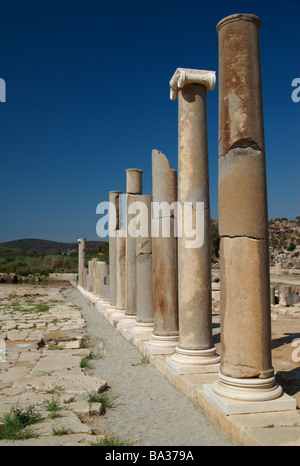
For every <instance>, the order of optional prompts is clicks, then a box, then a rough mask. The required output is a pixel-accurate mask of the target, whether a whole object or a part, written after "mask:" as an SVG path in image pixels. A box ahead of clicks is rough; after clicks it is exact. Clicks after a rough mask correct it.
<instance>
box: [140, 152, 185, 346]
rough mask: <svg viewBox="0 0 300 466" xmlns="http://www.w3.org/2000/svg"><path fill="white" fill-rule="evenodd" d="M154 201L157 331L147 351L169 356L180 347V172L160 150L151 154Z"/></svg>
mask: <svg viewBox="0 0 300 466" xmlns="http://www.w3.org/2000/svg"><path fill="white" fill-rule="evenodd" d="M152 202H153V208H152V261H153V312H154V316H153V319H154V328H153V333H152V336H151V339H150V340H149V341H148V342H146V343H145V349H146V351H148V352H149V353H150V354H153V355H155V354H170V353H172V352H173V351H174V350H175V348H176V345H177V344H178V297H177V292H178V288H177V237H176V236H175V231H176V224H175V222H176V219H175V210H176V202H177V172H176V171H175V170H173V169H172V168H171V167H170V164H169V162H168V160H167V158H166V156H165V155H164V154H162V153H161V152H159V151H157V150H153V151H152ZM172 204H173V205H172Z"/></svg>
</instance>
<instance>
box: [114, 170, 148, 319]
mask: <svg viewBox="0 0 300 466" xmlns="http://www.w3.org/2000/svg"><path fill="white" fill-rule="evenodd" d="M142 179H143V171H142V170H139V169H136V168H130V169H128V170H126V192H127V201H126V203H127V206H126V211H127V219H126V268H125V271H126V274H125V276H126V279H125V318H124V319H122V320H121V321H120V322H119V325H120V326H121V327H127V326H131V325H134V324H135V319H136V313H137V302H136V298H137V294H136V292H137V290H136V238H135V235H132V234H131V231H132V232H134V231H135V214H132V213H131V212H132V211H133V210H132V209H133V207H134V204H135V202H136V197H137V195H138V194H142Z"/></svg>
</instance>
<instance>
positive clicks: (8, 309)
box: [0, 284, 107, 446]
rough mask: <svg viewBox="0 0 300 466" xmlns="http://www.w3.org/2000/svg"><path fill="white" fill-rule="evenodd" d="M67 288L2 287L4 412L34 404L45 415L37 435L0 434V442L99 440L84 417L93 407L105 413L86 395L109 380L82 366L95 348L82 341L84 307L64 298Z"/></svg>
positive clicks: (0, 402)
mask: <svg viewBox="0 0 300 466" xmlns="http://www.w3.org/2000/svg"><path fill="white" fill-rule="evenodd" d="M65 286H70V285H69V284H67V285H65ZM63 288H64V286H63V285H62V287H57V286H56V287H51V286H43V285H40V286H36V285H35V286H30V285H17V286H16V285H11V286H10V285H5V286H3V287H1V289H0V293H1V298H2V299H1V303H0V342H1V348H0V417H1V418H3V416H4V415H5V414H7V413H8V412H9V411H10V409H11V408H16V407H18V409H20V410H24V409H25V408H28V407H34V410H35V411H36V412H37V413H40V414H41V416H42V422H39V423H37V424H34V425H32V426H31V427H32V428H33V430H34V432H35V437H34V438H30V439H28V440H0V446H10V445H36V446H37V445H52V446H59V445H70V446H71V445H90V444H91V442H95V441H96V437H95V435H93V432H92V430H91V429H90V428H89V427H88V425H86V424H85V423H83V422H81V419H80V418H81V415H84V414H86V413H89V412H91V411H92V412H93V413H95V412H97V413H99V414H100V413H101V411H102V406H101V404H99V403H89V401H88V395H89V394H90V393H100V392H102V391H103V390H104V389H105V388H106V386H107V383H106V381H103V380H100V379H98V378H96V377H90V376H88V375H86V374H85V373H84V370H83V369H82V367H81V361H82V360H83V359H85V358H89V356H90V354H91V350H90V349H89V348H85V347H84V346H85V338H84V337H85V321H84V320H83V318H82V315H81V312H80V310H79V309H78V308H76V307H74V305H72V303H68V302H66V300H65V298H64V297H63V296H62V294H61V290H62V289H63ZM1 349H2V351H1ZM53 406H57V410H56V411H55V413H56V414H57V415H58V416H57V417H56V416H53V409H52V410H51V407H53ZM2 427H3V423H2ZM0 429H1V424H0ZM62 433H64V434H65V435H62ZM100 437H101V436H100ZM102 437H103V436H102ZM98 439H99V436H97V440H98Z"/></svg>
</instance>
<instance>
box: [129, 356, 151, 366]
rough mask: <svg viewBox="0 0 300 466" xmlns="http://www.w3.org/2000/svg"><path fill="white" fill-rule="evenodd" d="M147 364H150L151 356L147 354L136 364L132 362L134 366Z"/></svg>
mask: <svg viewBox="0 0 300 466" xmlns="http://www.w3.org/2000/svg"><path fill="white" fill-rule="evenodd" d="M145 364H149V358H148V357H147V356H142V357H141V360H140V362H138V363H136V364H133V363H131V365H132V366H144V365H145Z"/></svg>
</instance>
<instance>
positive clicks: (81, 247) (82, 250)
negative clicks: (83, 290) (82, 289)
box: [78, 238, 86, 286]
mask: <svg viewBox="0 0 300 466" xmlns="http://www.w3.org/2000/svg"><path fill="white" fill-rule="evenodd" d="M84 267H86V239H85V238H80V239H79V240H78V284H79V286H83V268H84Z"/></svg>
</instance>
